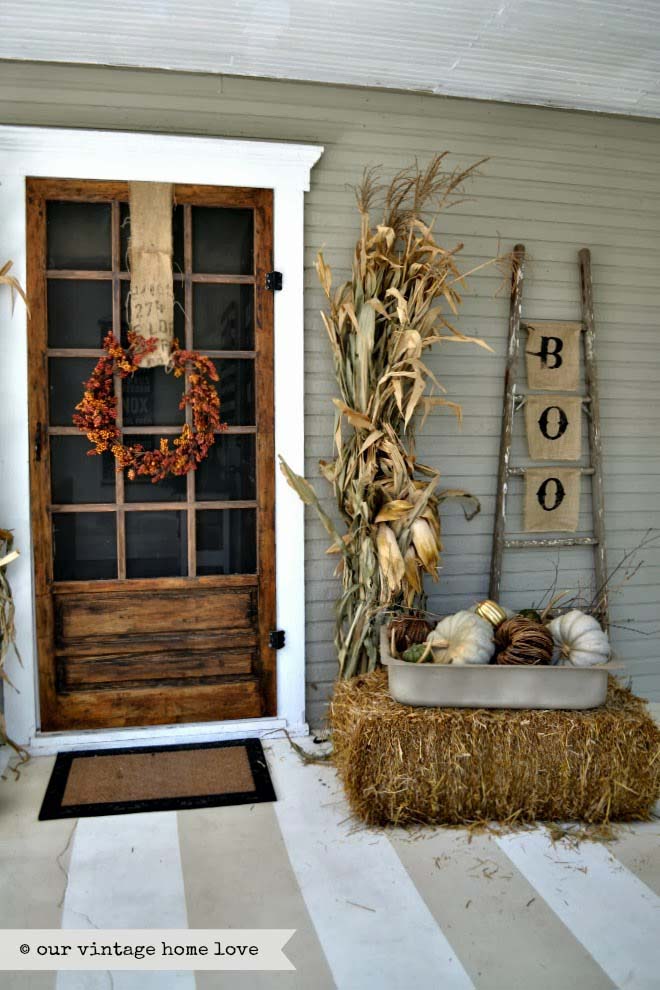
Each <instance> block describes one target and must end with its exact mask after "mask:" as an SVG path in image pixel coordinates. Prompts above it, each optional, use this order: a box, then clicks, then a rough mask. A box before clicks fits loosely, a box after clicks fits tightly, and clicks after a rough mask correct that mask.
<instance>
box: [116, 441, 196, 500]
mask: <svg viewBox="0 0 660 990" xmlns="http://www.w3.org/2000/svg"><path fill="white" fill-rule="evenodd" d="M168 439H169V441H170V447H172V446H173V441H174V439H175V438H174V437H168ZM124 443H125V444H127V445H128V446H130V447H132V446H133V444H136V443H141V444H142V446H143V448H144V449H145V450H153V449H154V448H155V447H157V446H158V444H159V443H160V437H151V436H143V435H142V434H140V435H137V434H136V435H135V436H129V435H126V436H125V438H124ZM124 477H125V482H124V498H125V500H126V501H127V502H182V501H185V498H186V478H185V475H181V476H176V475H173V474H169V475H168V476H167V477H166V478H163V480H162V481H158V482H156V484H154V483H153V481H152V480H151V478H148V477H145V476H144V475H138V477H137V478H135V479H134V480H133V481H131V479H130V478H127V477H126V476H124Z"/></svg>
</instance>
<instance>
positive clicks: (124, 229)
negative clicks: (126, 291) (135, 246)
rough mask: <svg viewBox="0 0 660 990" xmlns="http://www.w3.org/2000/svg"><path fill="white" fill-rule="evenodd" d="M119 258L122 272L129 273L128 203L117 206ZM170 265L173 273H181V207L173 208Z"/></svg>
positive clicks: (129, 233) (129, 214)
mask: <svg viewBox="0 0 660 990" xmlns="http://www.w3.org/2000/svg"><path fill="white" fill-rule="evenodd" d="M119 223H120V227H119V240H120V243H119V258H120V267H121V270H122V271H123V272H127V271H129V261H128V242H129V240H130V236H131V211H130V209H129V206H128V203H121V204H120V206H119ZM172 247H173V250H174V254H173V257H172V264H173V267H174V271H175V272H182V271H183V265H184V262H183V206H175V207H174V213H173V215H172Z"/></svg>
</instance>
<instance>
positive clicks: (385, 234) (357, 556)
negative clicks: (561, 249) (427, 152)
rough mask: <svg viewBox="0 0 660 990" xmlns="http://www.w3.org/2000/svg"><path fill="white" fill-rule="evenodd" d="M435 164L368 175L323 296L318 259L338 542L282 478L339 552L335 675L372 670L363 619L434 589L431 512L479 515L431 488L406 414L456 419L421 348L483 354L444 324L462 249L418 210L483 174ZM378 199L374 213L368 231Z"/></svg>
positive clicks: (442, 201)
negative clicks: (443, 239) (345, 252)
mask: <svg viewBox="0 0 660 990" xmlns="http://www.w3.org/2000/svg"><path fill="white" fill-rule="evenodd" d="M445 157H446V153H445V154H442V155H437V156H436V157H435V158H434V159H433V160H432V161H431V162H430V164H429V165H428V166H427V168H426V169H423V170H420V169H419V168H418V167H417V165H415V166H413V167H411V168H407V169H404V170H403V171H401V172H399V173H398V174H397V175H395V176H394V178H393V179H392V180H391V182H390V183H389V185H388V186H386V187H383V186H381V185H379V183H378V177H377V173H376V172H374V171H373V170H372V171H367V172H366V173H365V175H364V177H363V181H362V183H361V184H360V186H359V187H358V189H357V204H358V210H359V213H360V237H359V239H358V242H357V244H356V247H355V254H354V258H353V271H352V277H351V279H350V280H349V281H347V282H344V283H343V284H341V285H339V286H338V287H336V288H335V287H333V282H332V272H331V270H330V267H329V266H328V264H327V263H326V261H325V259H324V257H323V254H321V253H320V254H319V255H318V258H317V261H316V270H317V273H318V277H319V281H320V283H321V286H322V287H323V291H324V293H325V296H326V299H327V308H326V311H325V312H323V313H322V314H321V316H322V320H323V325H324V327H325V330H326V332H327V334H328V338H329V340H330V347H331V350H332V356H333V362H334V370H335V375H336V378H337V385H338V388H339V396H338V397H337V398H335V399H334V400H333V401H334V404H335V407H336V410H337V412H336V417H335V431H334V444H335V457H334V460H332V461H322V462H321V465H320V466H321V473H322V474H323V476H324V477H325V478H326V479H327V480H328V481H329V482H330V484H331V485H332V486H333V490H334V495H335V498H336V501H337V507H338V510H339V513H340V515H341V518H342V520H343V521H344V523H345V524H346V526H347V527H348V532H347V533H345V534H344V535H341V534H340V533H339V531H338V530H337V528H336V526H335V524H334V522H333V521H332V519H331V518H330V516H329V515H328V513H327V512H326V511H325V509H324V508H323V506H322V505H321V503H320V501H319V499H318V497H317V496H316V493H315V492H314V490H313V489H312V487H311V485H309V483H308V482H306V481H305V480H304V479H303V478H301V477H299V476H298V475H296V474H295V473H294V472H293V471H291V469H290V468H289V467H288V466H287V465H286V464H285V463H284V462H282V470H283V472H284V474H285V476H286V478H287V480H288V481H289V483H290V484H291V486H292V487H293V488H294V489H295V491H296V492H297V493H298V494H299V495H300V497H301V498H302V500H303V501H304V502H305V503H306V504H307V505H312V506H313V507H314V508H315V509H316V512H317V513H318V515H319V518H320V520H321V522H322V524H323V526H324V528H325V529H326V531H327V532H328V533H329V535H330V537H331V539H332V545H331V548H330V551H331V552H332V553H340V554H341V559H340V564H339V566H338V572H339V573H340V574H341V578H342V584H343V591H342V594H341V596H340V597H339V600H338V602H337V606H336V627H335V645H336V648H337V654H338V659H339V671H340V676H342V677H351V676H352V675H354V674H357V673H361V672H365V671H368V670H372V669H373V668H374V667H375V666H376V663H377V660H378V650H377V641H378V636H377V631H376V628H375V622H374V619H375V615H376V613H377V612H378V611H379V610H380V609H381V608H382V607H383V605H386V606H392V605H404V606H409V607H410V606H414V605H416V604H419V603H420V602H423V577H424V575H425V574H427V575H429V576H430V577H431V579H433V580H437V578H438V568H439V562H440V553H441V551H442V543H441V535H440V518H439V506H440V505H441V503H442V502H443V501H445V500H446V499H449V498H452V499H455V498H458V499H461V500H463V501H464V502H465V503H466V510H465V511H466V515H467V516H468V518H471V515H474V514H475V513H476V512H478V511H479V503H478V501H477V500H476V499H475V498H474V497H473V496H471V495H469V494H468V493H467V492H464V491H459V490H448V491H444V492H441V491H438V480H439V475H438V473H437V472H436V471H435V470H434V469H433V468H431V467H429V466H427V465H425V464H421V463H419V462H418V461H417V459H416V456H415V444H414V429H415V422H416V419H415V417H416V414H417V413H421V414H422V415H423V416H424V417H425V416H426V415H427V414H428V412H429V411H430V410H431V409H432V408H434V407H436V406H444V407H446V408H448V409H449V410H451V411H453V412H454V413H455V414H456V415H457V417H458V418H459V419H460V406H458V405H457V404H456V403H454V402H451V401H450V400H449V399H447V398H445V397H444V394H443V393H444V389H443V388H442V386H441V384H440V382H438V381H437V379H436V378H435V376H434V375H433V373H432V372H431V370H430V369H429V368H428V366H427V365H426V363H425V361H424V356H425V352H426V351H427V350H428V348H430V347H431V346H432V345H433V344H435V343H438V344H439V343H441V342H445V341H457V342H460V343H471V344H477V345H478V346H480V347H485V348H486V349H488V350H490V348H488V345H487V344H485V343H484V341H481V340H478V339H476V338H474V337H469V336H467V335H465V334H463V333H461V332H460V331H459V330H457V329H456V328H455V327H454V326H453V325H452V324H451V323H450V322H449V319H448V318H447V315H445V314H446V313H447V311H449V313H450V314H455V313H456V312H457V311H458V308H459V306H460V303H461V296H460V294H459V292H458V287H459V285H460V284H461V282H462V281H463V279H464V275H463V274H462V273H461V271H460V269H459V268H458V266H457V263H456V260H455V256H456V254H457V253H458V251H459V250H460V249H461V247H462V245H458V246H457V247H455V248H453V249H452V250H446V249H444V248H442V247H441V246H440V245H439V244H438V243H437V242H436V240H435V237H434V233H433V228H432V224H430V225H429V224H428V223H427V222H426V221H425V220H424V219H423V216H422V214H423V213H425V212H428V211H429V210H432V211H436V212H437V211H438V210H440V209H441V208H443V207H445V206H447V205H450V204H451V203H452V202H453V201H454V200H455V198H456V196H457V195H458V193H459V190H460V187H461V184H462V182H463V181H464V180H465V179H466V178H467V177H468V176H469V175H471V174H472V173H473V172H474V170H475V168H476V167H477V166H478V165H479V164H481V162H477V163H476V164H475V165H473V166H470V167H469V168H467V169H465V170H464V171H462V172H459V171H454V172H450V173H447V172H445V171H443V166H444V159H445ZM377 198H379V199H381V200H382V204H383V211H382V218H381V221H380V222H379V223H376V224H374V223H373V222H372V219H371V213H372V211H373V208H374V205H375V201H376V199H377ZM494 260H495V259H494ZM437 393H441V394H437ZM468 509H469V512H470V513H471V514H469V512H468Z"/></svg>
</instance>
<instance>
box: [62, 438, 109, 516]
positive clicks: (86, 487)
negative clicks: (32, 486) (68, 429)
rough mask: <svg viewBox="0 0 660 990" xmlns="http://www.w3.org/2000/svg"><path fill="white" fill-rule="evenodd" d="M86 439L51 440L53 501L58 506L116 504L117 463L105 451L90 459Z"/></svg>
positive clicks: (88, 445) (88, 443) (88, 444)
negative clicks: (81, 503) (97, 503)
mask: <svg viewBox="0 0 660 990" xmlns="http://www.w3.org/2000/svg"><path fill="white" fill-rule="evenodd" d="M90 449H91V444H90V442H89V440H88V439H87V437H84V436H80V437H51V439H50V478H51V501H52V502H53V503H54V504H55V505H71V504H74V503H80V502H114V500H115V459H114V457H113V456H112V454H111V453H109V452H108V451H106V453H105V454H101V455H100V456H99V455H97V454H93V455H90V454H88V451H89V450H90Z"/></svg>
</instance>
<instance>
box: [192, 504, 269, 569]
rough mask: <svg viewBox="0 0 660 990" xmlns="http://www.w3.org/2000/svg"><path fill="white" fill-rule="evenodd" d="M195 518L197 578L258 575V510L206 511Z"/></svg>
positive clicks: (200, 512) (202, 511)
mask: <svg viewBox="0 0 660 990" xmlns="http://www.w3.org/2000/svg"><path fill="white" fill-rule="evenodd" d="M196 515H197V520H196V522H197V573H198V574H200V575H203V574H256V570H257V513H256V509H205V510H200V511H199V512H197V513H196Z"/></svg>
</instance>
